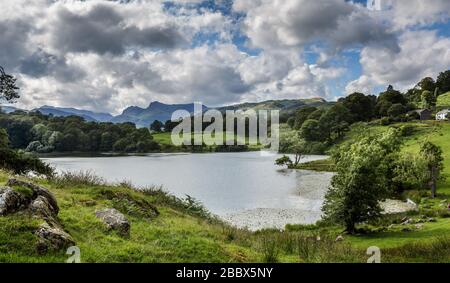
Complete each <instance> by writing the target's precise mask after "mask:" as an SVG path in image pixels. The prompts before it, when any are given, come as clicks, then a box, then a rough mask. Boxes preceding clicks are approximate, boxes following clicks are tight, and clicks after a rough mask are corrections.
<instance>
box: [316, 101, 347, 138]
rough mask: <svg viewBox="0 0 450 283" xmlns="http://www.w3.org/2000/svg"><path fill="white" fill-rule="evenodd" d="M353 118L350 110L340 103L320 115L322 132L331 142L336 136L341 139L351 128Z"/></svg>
mask: <svg viewBox="0 0 450 283" xmlns="http://www.w3.org/2000/svg"><path fill="white" fill-rule="evenodd" d="M351 120H352V116H351V114H350V111H349V110H348V109H347V108H346V107H345V106H344V105H343V104H341V103H338V104H336V105H334V106H333V107H331V108H330V109H329V110H328V111H326V112H325V113H324V114H323V115H322V117H320V120H319V124H320V132H321V133H322V135H323V136H324V137H326V138H327V139H328V141H330V142H331V141H333V140H334V139H335V138H337V139H340V138H341V137H342V135H343V133H344V132H345V131H346V130H347V129H348V128H349V122H350V121H351Z"/></svg>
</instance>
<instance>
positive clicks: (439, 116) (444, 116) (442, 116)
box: [436, 109, 450, 121]
mask: <svg viewBox="0 0 450 283" xmlns="http://www.w3.org/2000/svg"><path fill="white" fill-rule="evenodd" d="M449 114H450V109H445V110H442V111H440V112H438V113H437V114H436V120H438V121H444V120H448V119H449V117H450V116H449Z"/></svg>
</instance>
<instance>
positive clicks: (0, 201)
mask: <svg viewBox="0 0 450 283" xmlns="http://www.w3.org/2000/svg"><path fill="white" fill-rule="evenodd" d="M24 205H25V198H24V197H23V196H22V195H21V194H20V193H18V192H16V191H14V190H13V189H11V188H8V187H3V188H0V215H7V214H9V213H13V212H16V211H17V210H19V209H21V207H23V206H24Z"/></svg>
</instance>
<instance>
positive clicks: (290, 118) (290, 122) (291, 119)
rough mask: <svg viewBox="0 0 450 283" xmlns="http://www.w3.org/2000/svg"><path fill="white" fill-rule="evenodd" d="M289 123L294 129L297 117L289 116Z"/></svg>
mask: <svg viewBox="0 0 450 283" xmlns="http://www.w3.org/2000/svg"><path fill="white" fill-rule="evenodd" d="M287 124H288V126H289V128H291V129H293V128H294V127H295V117H289V119H288V120H287Z"/></svg>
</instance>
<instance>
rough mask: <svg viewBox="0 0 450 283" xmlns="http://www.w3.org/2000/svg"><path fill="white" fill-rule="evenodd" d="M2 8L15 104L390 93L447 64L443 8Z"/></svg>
mask: <svg viewBox="0 0 450 283" xmlns="http://www.w3.org/2000/svg"><path fill="white" fill-rule="evenodd" d="M370 1H373V3H369V5H368V3H366V0H359V1H346V0H216V1H212V0H209V1H203V0H176V1H162V0H116V1H113V0H109V1H107V0H83V1H82V0H33V1H29V0H0V14H1V17H0V66H3V67H4V68H5V70H6V71H7V72H8V73H11V74H13V75H15V76H16V77H17V79H18V85H19V87H20V94H21V96H22V97H21V98H20V99H19V100H18V102H17V105H16V106H17V107H21V108H26V109H32V108H35V107H39V106H42V105H51V106H60V107H76V108H82V109H87V110H93V111H99V112H109V113H113V114H119V113H121V111H122V110H123V109H124V108H126V107H128V106H131V105H134V106H140V107H147V106H148V105H149V104H150V102H152V101H160V102H163V103H190V102H202V103H204V104H205V105H208V106H222V105H228V104H234V103H240V102H257V101H264V100H269V99H302V98H312V97H322V98H324V99H327V100H330V101H333V100H336V99H338V98H339V97H343V96H345V95H348V94H350V93H353V92H355V91H358V92H363V93H366V94H377V93H379V92H380V91H381V90H383V89H385V88H386V86H387V85H389V84H391V85H394V87H395V88H397V89H399V90H402V91H403V90H406V89H408V88H411V87H413V86H414V85H415V84H416V83H417V82H418V81H419V80H420V79H421V78H424V77H427V76H431V77H434V78H435V77H436V76H437V75H438V74H439V72H442V71H445V70H447V69H449V67H450V23H449V20H450V1H449V0H427V1H424V0H370Z"/></svg>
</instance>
